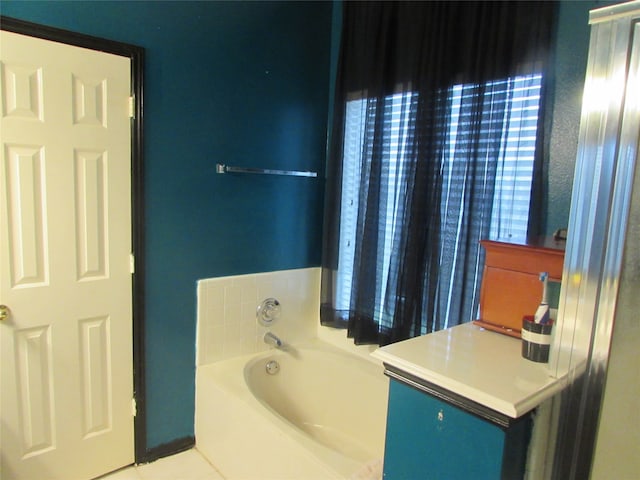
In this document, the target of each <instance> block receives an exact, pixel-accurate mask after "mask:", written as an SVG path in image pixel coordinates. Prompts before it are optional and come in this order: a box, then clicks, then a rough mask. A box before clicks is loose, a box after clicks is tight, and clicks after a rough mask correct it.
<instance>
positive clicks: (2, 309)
mask: <svg viewBox="0 0 640 480" xmlns="http://www.w3.org/2000/svg"><path fill="white" fill-rule="evenodd" d="M10 313H11V310H10V309H9V307H7V306H6V305H0V322H1V321H2V320H6V319H7V318H8V317H9V314H10Z"/></svg>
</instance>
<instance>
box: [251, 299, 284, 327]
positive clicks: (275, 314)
mask: <svg viewBox="0 0 640 480" xmlns="http://www.w3.org/2000/svg"><path fill="white" fill-rule="evenodd" d="M280 311H281V309H280V302H279V301H278V300H276V299H275V298H267V299H266V300H263V301H262V303H260V305H258V308H257V309H256V318H257V319H258V322H260V324H261V325H264V326H265V327H268V326H270V325H272V324H273V323H274V322H275V321H276V320H277V319H278V318H279V317H280Z"/></svg>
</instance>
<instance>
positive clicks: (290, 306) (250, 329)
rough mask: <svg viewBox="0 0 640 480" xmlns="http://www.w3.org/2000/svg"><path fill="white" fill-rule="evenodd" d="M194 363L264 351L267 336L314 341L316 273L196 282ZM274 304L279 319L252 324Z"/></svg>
mask: <svg viewBox="0 0 640 480" xmlns="http://www.w3.org/2000/svg"><path fill="white" fill-rule="evenodd" d="M197 297H198V339H197V364H198V365H206V364H209V363H213V362H217V361H220V360H226V359H229V358H233V357H236V356H239V355H247V354H253V353H259V352H262V351H266V350H268V349H269V348H272V347H270V346H269V345H267V344H266V343H264V341H263V336H264V334H265V333H266V332H267V331H271V332H273V333H274V334H275V335H277V336H278V337H279V338H280V339H281V340H282V341H283V342H285V343H297V342H301V341H305V340H309V339H311V338H313V337H315V336H316V332H317V328H318V324H319V319H318V315H319V313H318V312H319V311H320V268H319V267H314V268H303V269H296V270H282V271H276V272H267V273H256V274H248V275H235V276H229V277H217V278H207V279H203V280H199V281H198V285H197ZM270 297H272V298H276V299H277V300H278V301H279V302H280V306H281V315H280V318H278V320H276V321H275V322H274V324H273V325H272V326H270V327H263V326H262V325H260V324H259V323H258V322H257V320H256V308H257V307H258V305H259V304H260V302H262V301H263V300H264V299H266V298H270Z"/></svg>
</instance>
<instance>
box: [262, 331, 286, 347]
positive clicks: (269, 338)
mask: <svg viewBox="0 0 640 480" xmlns="http://www.w3.org/2000/svg"><path fill="white" fill-rule="evenodd" d="M263 339H264V343H266V344H267V345H273V346H274V347H276V348H281V347H282V345H284V344H283V343H282V340H280V339H279V338H278V337H277V336H275V335H274V334H273V333H271V332H267V333H265V334H264V337H263Z"/></svg>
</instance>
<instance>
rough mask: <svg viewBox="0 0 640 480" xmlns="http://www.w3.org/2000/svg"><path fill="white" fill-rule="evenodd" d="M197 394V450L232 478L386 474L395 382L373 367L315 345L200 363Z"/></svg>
mask: <svg viewBox="0 0 640 480" xmlns="http://www.w3.org/2000/svg"><path fill="white" fill-rule="evenodd" d="M272 360H275V361H276V362H278V364H279V366H280V369H279V371H278V373H277V374H275V375H269V374H268V373H267V372H266V364H267V363H268V362H270V361H272ZM196 388H197V393H196V447H197V448H198V449H199V450H200V452H202V453H203V454H204V455H205V456H206V457H207V458H208V459H209V461H211V463H212V464H213V465H215V467H216V468H218V469H219V470H220V472H221V473H222V475H223V476H224V477H225V478H226V479H228V480H241V479H242V480H263V479H264V480H268V479H278V480H285V479H292V480H293V479H295V480H312V479H349V478H380V476H379V475H380V470H381V466H382V457H383V453H384V428H385V420H386V408H387V389H388V381H387V380H386V378H385V377H384V376H383V370H382V366H381V365H379V364H376V363H374V362H373V361H371V362H370V361H367V360H364V359H362V358H358V357H356V356H354V355H351V354H348V353H345V352H343V351H341V350H339V349H337V348H335V347H333V346H331V345H329V344H327V343H324V342H322V341H320V340H313V341H311V342H308V343H305V344H301V345H296V346H295V347H288V348H287V350H285V351H281V350H272V351H269V352H266V353H263V354H258V355H255V356H244V357H238V358H234V359H231V360H225V361H221V362H217V363H213V364H210V365H205V366H200V367H198V371H197V377H196Z"/></svg>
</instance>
